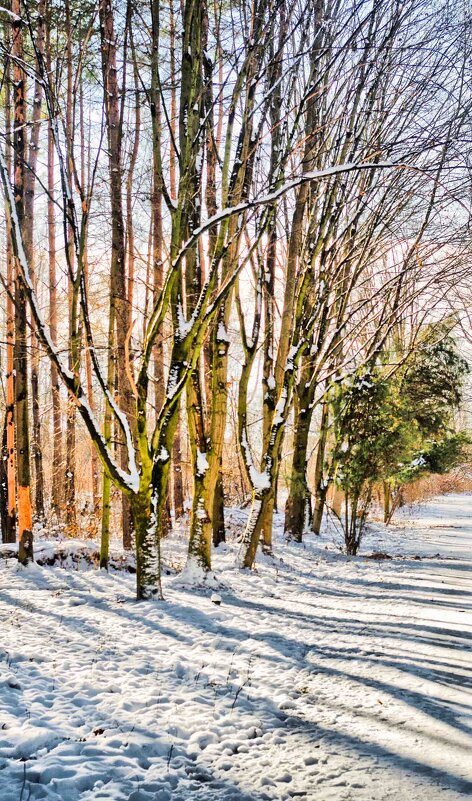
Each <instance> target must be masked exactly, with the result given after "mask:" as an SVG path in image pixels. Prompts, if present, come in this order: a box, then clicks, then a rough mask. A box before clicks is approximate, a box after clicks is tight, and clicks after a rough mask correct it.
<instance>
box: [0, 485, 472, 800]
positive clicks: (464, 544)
mask: <svg viewBox="0 0 472 801" xmlns="http://www.w3.org/2000/svg"><path fill="white" fill-rule="evenodd" d="M471 511H472V496H454V495H451V496H447V497H445V498H442V499H437V500H436V501H434V502H432V503H430V504H429V505H428V506H427V507H425V508H423V509H421V510H416V511H415V512H410V513H409V516H408V513H404V514H403V517H402V518H401V519H400V520H399V522H397V524H396V525H395V526H394V527H392V529H391V530H389V531H387V532H386V531H385V530H382V529H381V527H378V528H377V529H376V530H374V532H373V533H372V534H371V535H370V540H369V541H368V542H366V545H365V547H364V551H365V552H368V551H369V550H383V551H388V552H389V553H397V554H401V556H398V557H397V558H394V559H393V560H382V561H373V560H367V559H365V558H363V557H362V556H361V557H358V558H356V559H347V558H346V557H344V556H342V555H341V554H339V552H337V551H336V550H335V549H334V548H333V547H332V545H331V544H330V543H331V540H330V537H329V536H328V535H326V536H325V537H324V538H323V539H322V540H321V541H320V540H316V541H315V538H312V539H310V540H309V541H308V542H307V543H306V544H305V545H304V546H290V547H289V548H286V547H285V548H284V547H283V546H282V545H280V547H279V548H278V549H277V550H276V556H278V557H279V560H277V559H274V560H273V561H266V562H264V564H263V565H261V566H260V567H259V572H258V574H257V575H253V576H247V575H242V574H240V573H237V572H236V571H234V570H233V569H232V568H231V567H230V566H231V563H232V559H233V552H232V550H231V548H225V552H224V553H223V554H221V555H219V556H218V558H217V562H216V563H217V572H218V574H219V575H220V576H221V577H222V578H223V580H224V581H225V583H226V587H225V588H223V589H222V590H219V594H220V595H221V597H222V605H221V606H219V607H218V606H215V605H214V604H212V602H211V600H210V595H211V591H206V592H203V591H200V592H196V591H195V590H192V591H190V590H186V589H183V588H179V587H178V581H177V580H176V579H175V578H169V579H168V580H167V581H166V584H165V591H166V598H167V602H166V603H164V604H159V603H141V604H137V603H135V602H134V600H133V577H132V576H129V575H127V574H124V573H114V574H110V575H108V576H107V575H103V574H101V573H97V572H95V571H87V572H74V571H70V570H64V569H61V568H51V567H38V566H33V567H32V568H30V569H27V570H21V571H19V570H18V568H17V567H16V564H15V562H14V561H13V560H8V561H7V560H3V562H2V565H1V567H0V612H1V617H2V623H1V630H0V631H1V633H0V660H1V661H0V716H1V718H0V799H1V801H20V799H21V801H27V799H48V801H78V800H79V799H80V801H92V799H93V801H95V799H96V800H97V801H99V799H101V800H102V801H106V800H108V801H122V800H123V801H151V800H152V799H154V801H170V800H171V799H172V801H190V799H192V801H193V800H194V799H195V800H196V801H223V800H224V801H231V800H232V799H233V801H250V800H252V801H258V800H259V799H261V800H262V799H292V798H299V799H310V800H311V799H313V801H315V799H316V801H348V799H356V801H374V800H375V801H387V799H391V800H392V801H393V800H394V799H395V801H399V800H400V799H406V800H407V801H419V800H422V801H436V800H437V799H438V800H439V799H443V800H444V801H456V799H457V801H458V799H463V798H464V797H466V796H467V795H469V794H472V749H471V746H472V738H471V729H470V726H471V722H472V707H471V703H472V658H471V650H470V646H471V636H472V615H471V607H472V604H471V598H472V595H471V589H472V588H471V577H472V573H471V570H472V549H471V545H472V517H471ZM438 553H440V554H441V558H439V557H438V556H436V554H438ZM416 555H421V556H422V557H423V558H422V559H420V560H418V559H414V558H413V557H414V556H416ZM280 557H281V558H282V559H283V561H280ZM405 557H406V558H405Z"/></svg>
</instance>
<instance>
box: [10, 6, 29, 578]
mask: <svg viewBox="0 0 472 801" xmlns="http://www.w3.org/2000/svg"><path fill="white" fill-rule="evenodd" d="M20 5H21V4H20V0H13V1H12V6H11V8H12V12H13V14H15V15H16V18H15V19H14V21H13V24H12V28H13V44H12V52H13V56H14V58H15V61H14V67H13V83H14V93H15V98H14V100H15V116H14V120H15V122H14V137H13V142H14V149H15V159H14V176H15V177H14V192H15V205H16V213H17V215H18V221H19V224H20V230H21V233H22V235H23V236H24V228H25V217H24V211H25V210H24V171H25V162H26V141H25V132H26V107H25V104H26V98H25V94H26V75H25V73H24V71H23V70H22V68H21V67H20V66H19V64H21V62H22V60H23V34H22V22H21V14H22V10H21V7H20ZM27 332H28V322H27V314H26V296H25V292H24V286H23V281H22V278H21V273H20V270H19V268H18V267H17V270H16V276H15V345H14V369H15V432H16V466H17V479H18V533H19V548H18V560H19V562H21V563H22V564H28V562H31V561H32V560H33V533H32V530H33V520H32V509H31V495H30V491H31V486H30V485H31V478H30V442H29V419H28V347H27V336H28V333H27Z"/></svg>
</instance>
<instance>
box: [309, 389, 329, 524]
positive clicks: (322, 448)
mask: <svg viewBox="0 0 472 801" xmlns="http://www.w3.org/2000/svg"><path fill="white" fill-rule="evenodd" d="M328 425H329V410H328V404H327V403H324V404H323V408H322V410H321V421H320V435H319V440H318V450H317V452H316V466H315V511H314V514H313V524H312V528H313V532H314V534H319V533H320V531H321V524H322V522H323V513H324V509H325V504H326V495H327V493H328V486H329V485H328V481H326V480H325V477H324V461H325V453H326V443H327V439H328Z"/></svg>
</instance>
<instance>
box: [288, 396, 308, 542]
mask: <svg viewBox="0 0 472 801" xmlns="http://www.w3.org/2000/svg"><path fill="white" fill-rule="evenodd" d="M294 407H295V432H294V437H293V456H292V466H291V471H290V480H289V494H288V498H287V502H286V504H285V525H284V530H285V536H286V538H287V539H288V540H294V541H295V542H301V541H302V539H303V533H304V527H305V516H306V499H307V496H309V489H308V484H307V480H306V463H307V451H308V437H309V434H310V424H311V410H310V409H309V407H308V404H307V403H306V399H305V398H304V397H303V396H302V397H301V398H299V397H298V396H296V398H295V404H294Z"/></svg>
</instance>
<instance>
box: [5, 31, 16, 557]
mask: <svg viewBox="0 0 472 801" xmlns="http://www.w3.org/2000/svg"><path fill="white" fill-rule="evenodd" d="M8 27H9V26H8ZM6 45H7V47H8V48H9V47H10V41H9V38H7V39H6ZM6 71H7V73H6V80H5V128H6V136H7V141H11V91H10V86H11V84H10V61H8V62H7V65H6ZM6 157H7V169H8V174H9V177H10V178H11V149H10V148H9V147H8V146H7V148H6ZM6 214H7V215H8V209H7V208H6ZM6 239H7V241H6V260H7V293H6V340H7V344H6V351H7V354H6V356H7V358H6V361H7V363H6V415H5V427H6V443H5V445H6V457H7V462H6V482H7V484H6V492H7V508H6V520H5V524H4V527H3V541H4V542H16V464H15V382H14V371H13V365H14V348H15V311H14V305H13V298H14V295H15V282H14V273H15V269H14V257H13V248H12V241H11V233H10V226H9V225H7V238H6Z"/></svg>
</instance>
